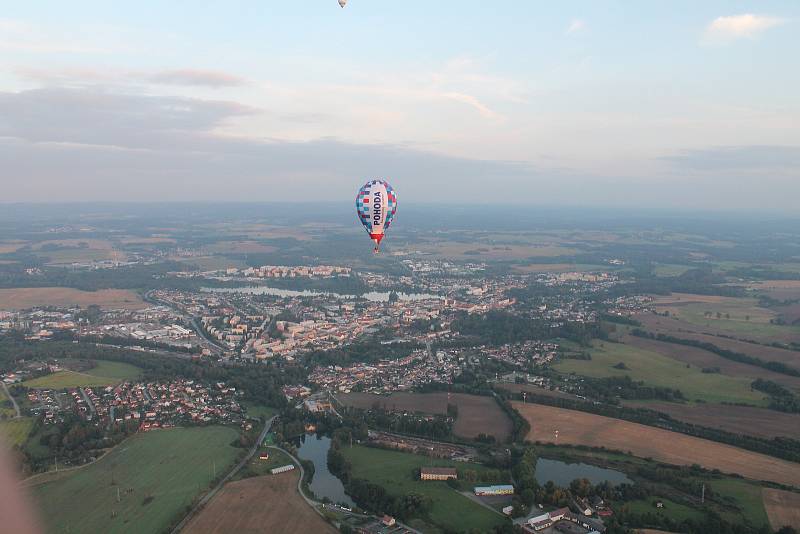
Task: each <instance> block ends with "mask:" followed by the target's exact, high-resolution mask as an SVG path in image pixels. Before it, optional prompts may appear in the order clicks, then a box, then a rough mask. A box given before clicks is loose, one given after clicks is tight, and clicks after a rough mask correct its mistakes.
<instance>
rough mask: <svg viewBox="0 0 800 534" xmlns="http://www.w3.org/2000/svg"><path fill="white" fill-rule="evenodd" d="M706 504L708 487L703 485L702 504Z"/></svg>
mask: <svg viewBox="0 0 800 534" xmlns="http://www.w3.org/2000/svg"><path fill="white" fill-rule="evenodd" d="M705 502H706V485H705V484H703V489H702V490H701V492H700V504H705Z"/></svg>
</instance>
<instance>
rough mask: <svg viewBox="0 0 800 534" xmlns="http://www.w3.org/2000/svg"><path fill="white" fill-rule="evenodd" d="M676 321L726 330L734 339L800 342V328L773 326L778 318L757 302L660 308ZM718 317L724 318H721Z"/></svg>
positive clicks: (737, 300)
mask: <svg viewBox="0 0 800 534" xmlns="http://www.w3.org/2000/svg"><path fill="white" fill-rule="evenodd" d="M658 309H661V310H664V309H668V310H669V311H670V313H671V315H672V316H673V317H676V318H678V319H681V320H683V321H685V322H687V323H690V324H692V325H694V326H697V327H705V328H711V329H715V330H723V331H725V332H727V333H729V334H730V335H733V336H736V337H740V338H746V339H757V340H761V341H766V342H772V341H783V342H786V341H789V340H794V339H797V338H800V327H798V326H789V325H777V324H770V320H771V319H774V318H775V317H777V314H776V313H775V312H774V311H772V310H769V309H767V308H762V307H760V306H759V305H758V301H757V300H756V299H750V298H731V299H725V300H724V301H722V302H692V303H688V304H682V305H680V306H671V305H669V304H665V305H660V306H658ZM717 313H719V314H721V317H719V318H718V317H717Z"/></svg>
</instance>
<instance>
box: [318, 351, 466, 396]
mask: <svg viewBox="0 0 800 534" xmlns="http://www.w3.org/2000/svg"><path fill="white" fill-rule="evenodd" d="M466 363H467V360H466V357H465V356H462V355H459V354H453V353H451V352H445V351H438V352H437V353H436V354H435V355H434V356H430V355H429V354H428V352H427V351H425V350H418V351H414V352H412V353H411V354H409V355H408V356H406V357H404V358H399V359H397V360H381V361H379V362H377V363H375V364H371V365H368V364H355V365H352V366H349V367H342V366H339V365H328V366H319V367H316V368H315V369H314V370H313V371H312V372H311V374H310V375H309V381H310V382H311V383H313V384H315V385H317V386H318V387H320V388H323V389H328V390H334V391H340V392H343V393H349V392H350V391H352V390H354V389H357V390H359V391H366V392H370V393H388V392H392V391H405V390H409V389H412V388H414V387H416V386H421V385H424V384H429V383H431V382H437V383H443V384H451V383H452V382H453V378H454V377H456V376H458V375H460V374H461V372H462V371H463V368H464V366H465V365H466Z"/></svg>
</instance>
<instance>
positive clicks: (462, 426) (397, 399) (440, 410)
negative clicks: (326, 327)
mask: <svg viewBox="0 0 800 534" xmlns="http://www.w3.org/2000/svg"><path fill="white" fill-rule="evenodd" d="M337 398H338V399H339V401H340V402H342V404H344V405H345V406H355V407H356V408H361V409H369V408H372V407H373V405H375V404H376V403H377V404H378V405H379V406H381V407H382V408H384V409H386V410H391V411H409V412H420V413H429V414H446V413H447V393H393V394H392V395H388V396H386V395H374V394H372V393H348V394H345V395H338V396H337ZM450 404H455V405H456V406H458V418H457V419H456V424H455V427H454V428H453V432H454V433H455V434H456V435H458V436H462V437H466V438H474V437H475V436H477V435H478V434H481V433H483V434H489V435H492V436H494V437H495V438H497V440H498V441H502V440H504V439H506V438H507V437H508V436H509V435H510V434H511V429H512V425H511V420H510V419H509V418H508V416H507V415H506V414H505V412H503V410H502V409H501V408H500V406H498V405H497V403H496V402H495V400H494V398H492V397H481V396H478V395H466V394H463V393H453V394H451V395H450Z"/></svg>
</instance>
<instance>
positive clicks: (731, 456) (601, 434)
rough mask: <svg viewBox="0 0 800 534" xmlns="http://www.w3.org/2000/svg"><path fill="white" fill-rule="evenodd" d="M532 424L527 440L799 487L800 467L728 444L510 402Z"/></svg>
mask: <svg viewBox="0 0 800 534" xmlns="http://www.w3.org/2000/svg"><path fill="white" fill-rule="evenodd" d="M514 407H515V408H516V409H517V410H518V411H519V412H520V414H522V416H523V417H525V419H527V421H528V423H530V425H531V431H530V432H529V433H528V439H529V440H531V441H542V442H549V443H553V442H555V432H556V430H558V443H559V444H571V445H588V446H591V447H606V448H609V449H616V450H621V451H630V452H631V453H632V454H633V455H634V456H638V457H641V458H653V459H654V460H657V461H659V462H664V463H668V464H674V465H692V464H699V465H701V466H703V467H705V468H707V469H719V470H720V471H722V472H724V473H737V474H740V475H742V476H744V477H747V478H751V479H754V480H769V481H772V482H777V483H779V484H786V485H790V486H791V485H794V486H800V464H796V463H793V462H788V461H786V460H780V459H777V458H772V457H770V456H766V455H764V454H758V453H755V452H751V451H746V450H743V449H738V448H736V447H732V446H730V445H725V444H722V443H716V442H713V441H709V440H705V439H700V438H695V437H692V436H687V435H685V434H679V433H677V432H670V431H668V430H663V429H660V428H654V427H650V426H646V425H640V424H638V423H631V422H629V421H622V420H620V419H613V418H611V417H604V416H601V415H594V414H590V413H585V412H579V411H576V410H565V409H562V408H553V407H551V406H542V405H538V404H523V403H521V402H515V403H514Z"/></svg>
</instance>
